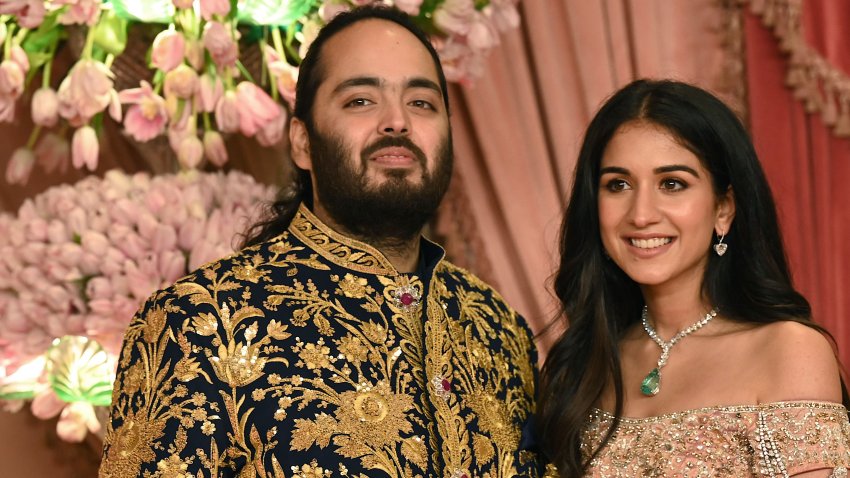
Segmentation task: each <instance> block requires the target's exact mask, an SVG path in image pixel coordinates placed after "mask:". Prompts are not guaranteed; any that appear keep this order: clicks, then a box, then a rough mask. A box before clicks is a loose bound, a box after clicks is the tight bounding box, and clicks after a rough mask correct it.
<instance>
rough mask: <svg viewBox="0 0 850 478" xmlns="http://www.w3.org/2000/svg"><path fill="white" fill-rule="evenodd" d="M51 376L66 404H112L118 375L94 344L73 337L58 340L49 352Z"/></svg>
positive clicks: (91, 341)
mask: <svg viewBox="0 0 850 478" xmlns="http://www.w3.org/2000/svg"><path fill="white" fill-rule="evenodd" d="M47 374H48V375H47V379H48V383H50V386H51V387H52V388H53V391H54V392H56V395H58V396H59V398H61V399H62V400H64V401H66V402H88V403H91V404H92V405H95V406H98V405H99V406H108V405H109V404H110V401H111V399H112V382H113V381H114V379H115V376H114V371H113V367H112V366H111V365H110V363H109V357H108V355H107V354H106V351H105V350H103V347H101V346H100V344H98V343H97V342H95V341H94V340H90V339H88V338H87V337H81V336H72V335H66V336H65V337H62V338H61V339H59V340H57V341H56V342H55V343H54V345H53V346H52V347H51V348H50V350H48V352H47Z"/></svg>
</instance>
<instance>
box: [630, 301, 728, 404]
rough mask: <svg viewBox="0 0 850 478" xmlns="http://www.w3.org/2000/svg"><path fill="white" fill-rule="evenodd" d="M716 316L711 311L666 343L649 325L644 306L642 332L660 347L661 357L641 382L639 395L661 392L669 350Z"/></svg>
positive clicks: (647, 313)
mask: <svg viewBox="0 0 850 478" xmlns="http://www.w3.org/2000/svg"><path fill="white" fill-rule="evenodd" d="M716 316H717V309H711V310H710V311H708V313H707V314H705V317H703V318H701V319H699V320H698V321H696V322H695V323H693V324H691V325H690V326H689V327H687V328H685V329H682V330H680V331H679V333H677V334H676V335H674V336H673V338H672V339H670V340H668V341H666V342H665V341H664V340H662V339H661V337H659V336H658V332H656V331H655V329H654V328H652V325H650V324H649V311H648V310H647V308H646V306H644V307H643V312H642V313H641V322H642V323H643V330H645V331H646V334H647V335H649V338H651V339H652V341H653V342H655V343H656V344H658V346H659V347H661V356H660V357H658V366H657V367H655V368H654V369H652V370H651V371H650V372H649V373H648V374H647V375H646V378H644V379H643V382H641V386H640V390H641V393H643V394H644V395H646V396H648V397H652V396H655V395H657V394H658V391H659V390H661V367H663V366H664V365H666V364H667V359H668V358H670V349H672V348H673V346H674V345H676V343H677V342H679V341H680V340H682V339H683V338H685V337H687V336H688V335H690V334H692V333H694V332H696V331H697V330H699V329H701V328H703V327H705V324H707V323H709V322H711V319H713V318H714V317H716Z"/></svg>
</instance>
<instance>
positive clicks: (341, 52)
mask: <svg viewBox="0 0 850 478" xmlns="http://www.w3.org/2000/svg"><path fill="white" fill-rule="evenodd" d="M324 50H325V51H324V52H323V55H322V58H321V60H320V61H321V63H323V65H322V69H323V70H324V72H325V74H324V75H323V76H324V77H325V80H327V79H331V78H334V80H335V81H334V82H335V83H339V82H342V81H347V80H349V79H352V78H378V79H379V80H381V81H386V80H387V79H392V80H395V81H404V82H406V81H409V80H411V79H413V78H426V79H429V80H431V81H434V82H435V83H438V76H437V70H436V66H435V64H434V58H433V57H432V56H431V54H430V52H429V51H428V49H427V48H426V47H425V45H423V44H422V42H421V41H420V40H419V38H417V37H416V36H415V35H414V34H413V33H411V32H410V31H408V30H407V29H406V28H404V27H403V26H401V25H398V24H396V23H395V22H392V21H388V20H384V19H367V20H362V21H360V22H357V23H355V24H353V25H351V26H349V27H348V28H346V29H344V30H342V31H340V32H339V33H337V34H336V35H334V36H333V37H331V38H329V39H328V42H327V44H326V45H325V48H324ZM334 87H335V86H334Z"/></svg>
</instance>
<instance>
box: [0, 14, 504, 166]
mask: <svg viewBox="0 0 850 478" xmlns="http://www.w3.org/2000/svg"><path fill="white" fill-rule="evenodd" d="M376 1H378V2H380V3H384V4H387V5H392V6H394V7H396V8H398V9H400V10H403V11H404V12H406V13H408V14H410V15H411V16H412V17H413V19H414V21H416V22H417V23H418V24H419V25H420V26H421V27H422V28H423V29H424V30H425V31H426V32H428V33H429V34H430V35H431V38H432V41H433V43H434V45H435V47H436V49H437V51H438V52H439V55H440V58H441V61H442V63H443V67H444V70H445V73H446V77H447V78H448V79H449V80H450V81H460V82H469V81H470V80H471V79H472V78H474V77H476V76H479V75H480V74H481V73H482V71H483V59H484V55H485V53H486V52H487V51H488V50H489V49H490V48H492V47H494V46H495V45H496V44H498V42H499V32H502V31H506V30H508V29H511V28H514V27H516V26H517V25H518V24H519V14H518V12H517V9H516V2H517V1H518V0H0V42H1V43H2V46H3V57H2V62H0V122H9V121H12V120H13V119H14V118H15V109H16V107H17V105H16V104H17V102H18V100H19V99H20V98H21V96H22V95H23V93H24V91H25V90H26V89H27V88H28V86H29V84H30V82H31V81H32V80H33V79H34V78H36V77H37V76H38V75H39V74H40V79H41V83H40V86H39V87H38V88H36V89H35V91H34V92H33V95H32V102H31V105H30V106H31V113H32V119H33V122H34V123H35V128H34V129H33V132H32V135H31V136H30V138H29V141H28V142H27V144H26V146H24V147H22V148H20V149H19V150H17V151H15V152H14V153H13V155H12V158H11V160H10V162H9V165H8V167H7V170H6V181H7V182H9V183H25V182H26V181H27V179H28V177H29V175H30V174H31V172H32V169H33V167H34V165H35V164H37V163H41V164H42V165H44V166H45V169H50V168H55V167H56V164H57V163H60V162H62V161H65V162H67V159H63V158H68V157H70V159H71V162H72V164H73V166H74V167H75V168H86V169H88V170H90V171H93V170H94V169H95V168H96V167H97V163H98V153H99V144H98V137H97V136H98V131H99V130H100V126H101V124H102V121H103V119H104V116H105V115H108V116H110V117H111V118H112V119H114V120H115V121H118V122H123V125H124V129H125V131H126V133H127V134H128V135H129V136H131V137H133V138H134V139H135V140H137V141H140V142H145V141H150V140H151V139H154V138H156V137H159V136H163V135H165V136H167V137H168V141H169V144H170V146H171V148H172V149H173V150H174V152H175V154H176V157H177V160H178V162H179V164H180V166H181V168H183V169H193V168H197V167H198V166H199V165H201V164H202V162H203V161H204V159H206V160H207V161H208V162H209V163H211V164H213V165H215V166H221V165H223V164H224V163H225V162H227V160H228V158H227V151H226V149H225V148H224V141H223V138H222V134H228V133H241V134H243V135H245V136H248V137H253V138H256V140H257V141H258V142H259V143H260V144H261V145H264V146H269V145H273V144H276V143H278V142H279V141H280V140H281V139H282V138H283V135H284V131H285V127H286V124H287V118H288V109H287V107H289V108H291V105H292V103H293V101H294V98H295V82H296V78H297V75H298V68H297V66H298V64H299V63H300V61H301V58H302V57H303V56H304V54H305V53H306V50H307V48H308V47H309V45H310V44H311V42H312V41H313V39H314V38H315V36H316V34H317V32H318V30H319V29H320V28H321V26H322V25H323V24H324V23H325V22H327V21H328V20H329V19H330V18H332V17H333V16H334V15H336V14H337V13H339V12H340V11H344V10H348V9H350V8H352V7H354V6H357V5H361V4H365V3H373V2H376ZM138 25H145V26H147V27H148V28H150V29H153V30H154V31H158V33H157V34H156V36H155V38H154V40H153V42H152V44H151V45H150V47H149V48H148V51H149V58H150V60H149V63H148V65H147V67H148V68H149V70H148V71H149V73H150V75H149V77H148V78H140V82H139V85H138V87H134V88H129V89H125V90H123V91H116V88H115V81H114V80H115V72H114V71H113V69H112V68H113V64H114V62H115V61H116V58H117V57H119V56H120V55H121V54H122V53H124V51H125V49H126V47H127V45H128V38H129V33H128V32H129V31H130V29H131V28H132V27H133V26H138ZM74 31H76V32H83V33H84V38H85V40H84V41H83V44H82V48H81V52H80V55H79V59H78V61H77V62H76V63H75V64H74V65H73V66H72V67H71V69H70V71H68V73H67V74H66V75H64V77H63V78H62V80H61V82H60V84H59V86H58V89H54V88H53V86H52V85H51V82H50V78H51V67H52V64H53V58H54V56H55V54H56V51H57V50H58V49H59V48H60V46H61V45H63V44H65V43H68V38H69V32H74ZM251 49H255V50H254V52H257V51H259V56H260V58H261V63H262V65H261V68H260V71H259V72H256V71H255V72H254V73H253V74H252V72H251V71H249V70H250V69H249V68H248V67H247V66H246V65H245V64H244V61H245V59H246V57H247V56H249V53H251V51H250V50H251ZM67 127H70V128H71V129H73V133H72V135H71V136H72V140H71V143H70V146H69V145H67V144H62V143H61V141H57V138H59V139H61V137H62V135H58V136H57V135H56V134H50V135H45V136H42V134H41V132H42V129H49V128H59V129H60V130H64V129H65V128H67ZM40 138H41V141H39V139H40Z"/></svg>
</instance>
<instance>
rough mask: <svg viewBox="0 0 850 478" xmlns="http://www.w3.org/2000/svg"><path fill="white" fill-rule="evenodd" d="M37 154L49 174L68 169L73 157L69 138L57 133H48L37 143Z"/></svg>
mask: <svg viewBox="0 0 850 478" xmlns="http://www.w3.org/2000/svg"><path fill="white" fill-rule="evenodd" d="M35 156H36V158H37V160H38V163H39V164H40V165H41V167H42V168H43V169H44V171H45V172H47V173H48V174H50V173H52V172H54V171H59V172H60V173H64V172H65V171H67V169H68V163H69V160H70V159H71V148H70V145H69V144H68V140H66V139H65V138H63V137H62V136H59V135H58V134H56V133H47V134H46V135H44V136H42V137H41V139H40V140H39V141H38V143H36V145H35Z"/></svg>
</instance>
